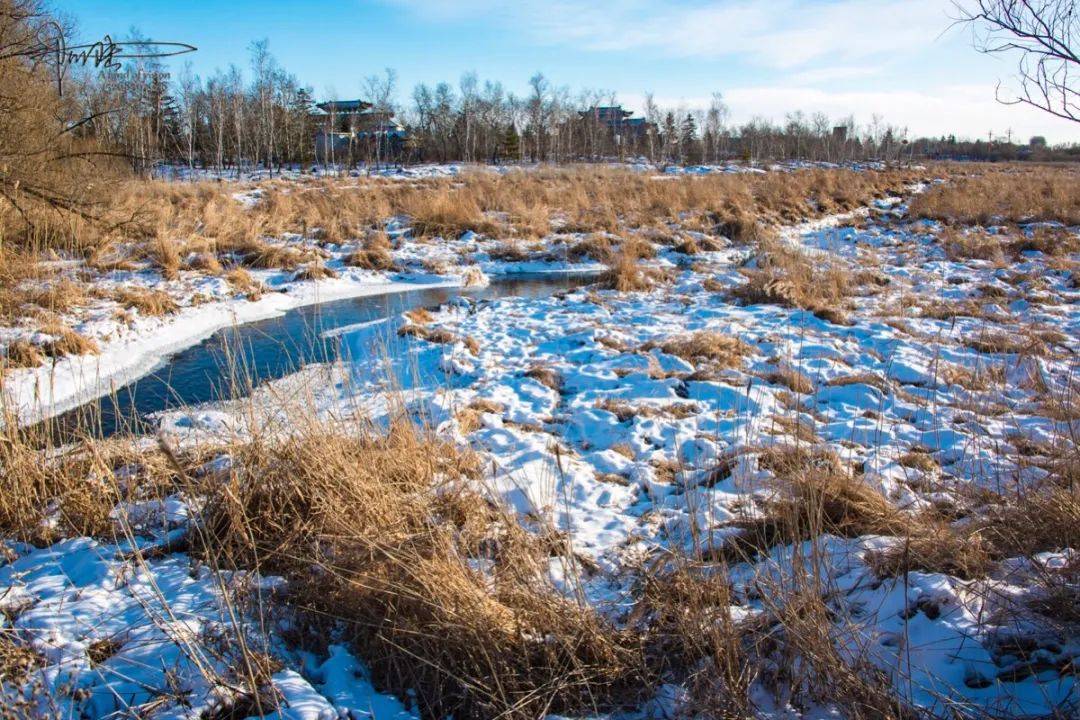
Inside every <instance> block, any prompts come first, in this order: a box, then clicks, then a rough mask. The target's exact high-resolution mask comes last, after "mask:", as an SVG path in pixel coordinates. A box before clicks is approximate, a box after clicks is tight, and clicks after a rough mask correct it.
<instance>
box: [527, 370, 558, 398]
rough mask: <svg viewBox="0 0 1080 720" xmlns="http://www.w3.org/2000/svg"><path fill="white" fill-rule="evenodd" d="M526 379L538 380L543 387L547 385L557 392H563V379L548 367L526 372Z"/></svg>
mask: <svg viewBox="0 0 1080 720" xmlns="http://www.w3.org/2000/svg"><path fill="white" fill-rule="evenodd" d="M525 377H528V378H532V379H533V380H536V381H537V382H538V383H540V384H541V385H546V386H547V387H549V388H551V389H552V390H554V391H555V392H562V386H563V379H562V375H560V374H559V373H558V372H557V371H556V370H554V369H552V368H550V367H547V366H546V365H537V366H535V367H532V368H529V369H528V370H527V371H526V372H525Z"/></svg>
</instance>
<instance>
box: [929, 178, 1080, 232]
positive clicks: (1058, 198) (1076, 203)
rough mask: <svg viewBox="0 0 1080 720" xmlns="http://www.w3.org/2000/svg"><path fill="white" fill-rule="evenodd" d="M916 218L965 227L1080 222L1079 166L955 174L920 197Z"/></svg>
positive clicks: (1075, 223) (1069, 223)
mask: <svg viewBox="0 0 1080 720" xmlns="http://www.w3.org/2000/svg"><path fill="white" fill-rule="evenodd" d="M910 212H911V215H912V216H913V217H919V218H927V219H930V220H939V221H942V222H946V223H953V224H964V225H984V226H985V225H992V224H1003V223H1022V222H1030V221H1033V220H1043V221H1057V222H1062V223H1065V224H1066V225H1077V224H1080V182H1078V176H1077V172H1076V169H1075V168H1072V167H1059V168H1051V167H1043V166H1035V167H1030V168H1023V169H1019V168H1017V167H1006V168H1002V169H1001V170H997V171H993V172H987V173H983V174H981V175H978V176H971V177H963V178H955V179H952V180H950V181H949V182H946V183H941V184H938V185H935V186H933V187H931V188H930V189H928V190H927V191H926V192H924V193H921V194H919V195H916V196H915V197H914V198H913V199H912V201H911V204H910Z"/></svg>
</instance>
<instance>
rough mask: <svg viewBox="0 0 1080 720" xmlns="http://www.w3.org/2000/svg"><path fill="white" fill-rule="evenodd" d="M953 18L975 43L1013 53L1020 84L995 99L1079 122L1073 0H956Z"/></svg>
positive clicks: (1079, 59) (1079, 30)
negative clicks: (969, 30)
mask: <svg viewBox="0 0 1080 720" xmlns="http://www.w3.org/2000/svg"><path fill="white" fill-rule="evenodd" d="M955 5H956V8H957V10H958V11H959V13H960V16H959V18H958V22H960V23H964V24H967V25H970V26H971V28H972V30H973V32H974V44H975V48H976V49H977V50H978V51H979V52H982V53H986V54H992V55H996V54H1007V55H1015V56H1017V71H1018V78H1017V79H1018V81H1019V88H1017V89H1016V92H1015V93H1014V94H1012V95H1003V94H1002V90H1001V84H1000V83H999V84H998V92H997V97H998V100H999V101H1000V102H1002V103H1005V104H1007V105H1021V104H1022V105H1031V106H1032V107H1036V108H1038V109H1040V110H1043V111H1044V112H1048V113H1050V114H1051V115H1055V116H1057V117H1059V118H1064V119H1066V120H1072V121H1073V122H1080V85H1078V83H1077V75H1078V74H1080V55H1078V53H1080V47H1078V45H1077V40H1078V39H1080V10H1078V7H1077V3H1076V0H973V1H972V2H956V3H955Z"/></svg>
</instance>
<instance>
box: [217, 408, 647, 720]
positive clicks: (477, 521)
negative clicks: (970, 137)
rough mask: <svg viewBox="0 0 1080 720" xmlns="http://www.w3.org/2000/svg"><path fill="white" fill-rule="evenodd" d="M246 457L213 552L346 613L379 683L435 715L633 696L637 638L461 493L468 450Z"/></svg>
mask: <svg viewBox="0 0 1080 720" xmlns="http://www.w3.org/2000/svg"><path fill="white" fill-rule="evenodd" d="M237 460H238V463H237V465H236V467H237V470H236V471H235V472H234V474H233V476H232V478H231V479H230V480H229V481H228V484H227V487H226V488H225V489H224V491H223V492H221V493H219V494H218V495H217V496H216V497H215V499H214V500H213V502H212V503H211V505H210V506H209V508H208V511H207V527H208V529H209V533H208V538H207V541H206V546H205V548H204V550H203V552H204V553H205V554H207V555H209V556H212V557H214V558H216V559H217V561H218V562H222V561H224V562H226V563H227V564H230V565H235V566H237V567H256V566H257V567H259V568H260V569H262V570H263V571H264V572H273V573H275V574H280V575H283V576H284V577H286V578H288V579H290V580H291V581H292V582H291V591H290V594H289V596H288V598H287V602H289V604H291V605H292V606H293V607H294V608H296V609H299V610H306V611H311V612H312V613H313V614H312V618H313V620H315V622H318V620H317V619H318V618H319V617H326V618H332V619H335V620H336V621H339V622H342V623H343V625H341V627H343V628H344V633H345V639H346V640H347V641H348V642H349V644H350V645H351V646H352V647H353V649H354V651H355V652H357V653H358V655H359V656H360V657H362V658H363V659H364V661H365V663H366V665H367V666H368V667H369V668H370V670H371V673H372V677H373V680H374V682H375V685H376V687H379V688H382V689H385V690H390V691H393V692H395V693H396V694H398V695H399V697H405V696H406V694H409V695H411V696H412V697H413V698H414V699H415V702H416V703H417V704H418V705H419V709H420V711H421V713H422V714H423V715H424V716H425V717H447V716H449V715H453V716H455V717H493V716H497V715H499V716H504V717H534V716H536V715H537V714H541V713H543V712H574V711H575V710H581V709H583V708H585V707H589V708H592V707H594V706H596V707H604V706H608V707H611V706H612V704H613V702H615V701H616V700H618V699H624V698H628V697H630V696H631V695H632V694H633V693H634V692H635V691H636V687H635V686H636V685H637V684H638V683H639V680H638V678H639V676H638V672H639V668H640V656H639V652H638V651H637V650H636V645H635V643H634V642H633V641H632V640H630V641H629V642H628V641H627V640H629V637H627V638H624V637H623V636H622V635H620V633H618V632H616V631H615V630H614V629H612V628H610V627H608V626H606V625H605V623H604V622H603V621H601V620H600V619H599V618H598V617H597V616H595V615H594V614H593V613H592V612H591V611H590V610H588V609H585V608H583V607H580V606H578V605H577V604H575V603H572V602H568V601H566V600H564V599H562V598H561V597H559V596H558V595H557V594H556V593H554V592H553V591H552V589H551V588H550V587H549V586H548V585H547V584H546V581H545V580H544V577H545V572H544V571H543V570H542V568H544V567H546V563H547V558H546V556H545V554H544V553H541V552H539V549H540V548H541V547H543V545H542V544H541V543H537V542H536V541H535V539H534V538H532V537H530V536H529V535H528V534H527V533H526V532H525V531H524V530H522V529H521V526H520V525H519V524H518V523H517V522H516V521H515V520H513V519H511V518H507V517H504V516H502V515H501V514H500V513H499V512H498V511H495V510H494V509H493V508H492V507H491V506H490V504H488V503H487V502H485V501H484V500H483V499H481V498H480V497H478V496H475V495H473V494H471V493H470V492H469V491H467V490H465V489H463V486H462V485H461V484H460V480H461V479H462V478H463V477H465V476H468V475H470V474H472V473H474V472H475V463H474V461H473V460H472V459H471V458H470V456H468V455H467V454H465V455H463V454H462V453H460V452H459V451H458V450H456V449H455V448H453V447H451V446H448V445H445V444H443V443H441V442H439V441H437V440H434V439H432V438H430V437H427V436H424V435H422V434H418V433H417V431H416V430H415V429H414V428H411V427H408V426H395V427H394V428H393V429H392V430H391V431H390V432H389V434H387V435H385V436H372V435H365V434H362V435H361V436H360V437H356V436H355V435H352V434H350V435H349V436H347V437H346V436H342V435H336V434H325V433H321V432H320V433H319V434H318V435H312V436H310V437H304V438H303V439H302V440H297V441H293V442H286V443H283V444H281V443H276V444H274V445H270V446H263V445H259V444H256V445H252V446H249V447H246V448H243V449H242V450H241V451H240V452H239V453H238V454H237ZM470 559H475V560H483V561H484V562H487V563H489V564H490V570H489V571H486V572H482V571H478V570H476V569H474V568H473V566H472V564H471V562H470ZM312 568H318V570H319V576H320V580H319V582H318V583H312V582H311V571H312Z"/></svg>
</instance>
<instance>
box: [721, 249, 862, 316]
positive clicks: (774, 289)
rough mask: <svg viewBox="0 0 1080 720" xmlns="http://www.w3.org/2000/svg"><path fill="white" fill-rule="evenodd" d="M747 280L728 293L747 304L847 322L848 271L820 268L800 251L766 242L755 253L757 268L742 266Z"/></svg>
mask: <svg viewBox="0 0 1080 720" xmlns="http://www.w3.org/2000/svg"><path fill="white" fill-rule="evenodd" d="M743 274H744V275H745V276H746V282H745V283H743V284H741V285H736V286H735V287H733V288H732V289H731V291H730V292H731V296H732V297H733V298H735V299H736V300H739V301H741V302H743V303H746V304H748V305H758V304H769V305H781V306H784V307H790V308H798V309H800V310H808V311H810V312H812V313H813V314H814V315H816V316H817V317H820V318H821V319H822V320H826V321H828V322H832V323H836V324H841V325H845V324H847V323H848V320H847V317H846V315H845V314H844V311H843V308H844V305H845V304H846V299H847V297H848V296H849V295H850V294H851V283H850V279H849V273H848V272H847V271H846V270H845V269H844V268H842V267H840V266H838V265H835V264H829V265H827V266H825V267H822V261H821V260H814V259H811V258H810V257H809V256H807V255H806V254H805V253H803V252H802V251H800V250H798V249H796V248H793V247H789V246H787V245H783V244H781V243H776V242H766V243H763V244H762V245H761V246H760V249H759V251H758V254H757V267H756V268H753V269H744V270H743Z"/></svg>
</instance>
